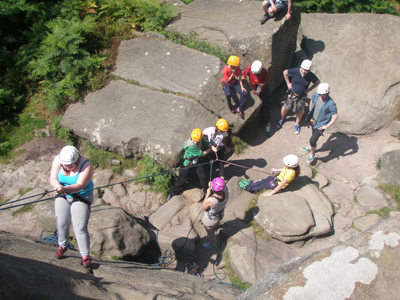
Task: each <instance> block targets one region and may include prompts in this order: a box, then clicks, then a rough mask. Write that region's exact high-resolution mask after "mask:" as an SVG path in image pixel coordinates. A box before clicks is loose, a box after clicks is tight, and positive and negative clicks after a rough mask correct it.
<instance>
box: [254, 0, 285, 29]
mask: <svg viewBox="0 0 400 300" xmlns="http://www.w3.org/2000/svg"><path fill="white" fill-rule="evenodd" d="M284 7H287V14H286V16H285V18H286V20H289V19H290V17H291V16H292V15H291V11H292V0H264V1H263V3H262V8H263V10H264V16H263V17H262V18H261V20H260V23H261V25H263V24H264V23H265V22H267V21H268V20H269V19H270V18H273V17H274V16H276V15H277V14H278V13H279V12H280V11H281V10H282V9H283V8H284Z"/></svg>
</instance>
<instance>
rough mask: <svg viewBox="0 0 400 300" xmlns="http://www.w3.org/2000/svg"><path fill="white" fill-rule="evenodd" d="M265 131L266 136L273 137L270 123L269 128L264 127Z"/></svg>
mask: <svg viewBox="0 0 400 300" xmlns="http://www.w3.org/2000/svg"><path fill="white" fill-rule="evenodd" d="M264 131H265V134H266V135H268V136H271V126H270V125H269V123H268V125H267V126H265V127H264Z"/></svg>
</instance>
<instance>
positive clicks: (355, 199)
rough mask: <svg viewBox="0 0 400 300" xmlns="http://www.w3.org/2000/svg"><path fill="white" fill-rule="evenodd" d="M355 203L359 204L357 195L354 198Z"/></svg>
mask: <svg viewBox="0 0 400 300" xmlns="http://www.w3.org/2000/svg"><path fill="white" fill-rule="evenodd" d="M353 202H354V203H358V198H357V196H356V195H354V196H353Z"/></svg>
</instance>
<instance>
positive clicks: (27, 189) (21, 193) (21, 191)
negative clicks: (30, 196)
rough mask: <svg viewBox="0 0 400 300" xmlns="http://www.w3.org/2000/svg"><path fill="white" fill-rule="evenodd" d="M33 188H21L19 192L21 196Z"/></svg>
mask: <svg viewBox="0 0 400 300" xmlns="http://www.w3.org/2000/svg"><path fill="white" fill-rule="evenodd" d="M32 190H33V188H26V189H19V191H18V194H19V195H20V196H22V195H25V194H26V193H27V192H29V191H32Z"/></svg>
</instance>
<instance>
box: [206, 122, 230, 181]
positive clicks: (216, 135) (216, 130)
mask: <svg viewBox="0 0 400 300" xmlns="http://www.w3.org/2000/svg"><path fill="white" fill-rule="evenodd" d="M228 129H229V124H228V121H227V120H225V119H224V118H221V119H219V120H218V121H217V123H216V124H215V126H213V127H208V128H206V129H204V130H203V134H204V136H205V137H206V138H207V140H208V141H209V142H210V144H211V145H212V146H214V147H215V148H216V150H217V152H214V151H212V152H211V153H210V155H211V157H210V159H212V160H216V159H219V160H225V154H226V153H229V151H230V149H229V148H228V147H227V146H226V138H227V137H228ZM219 176H220V177H221V178H222V179H224V177H225V172H224V163H223V162H221V161H220V162H219Z"/></svg>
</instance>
